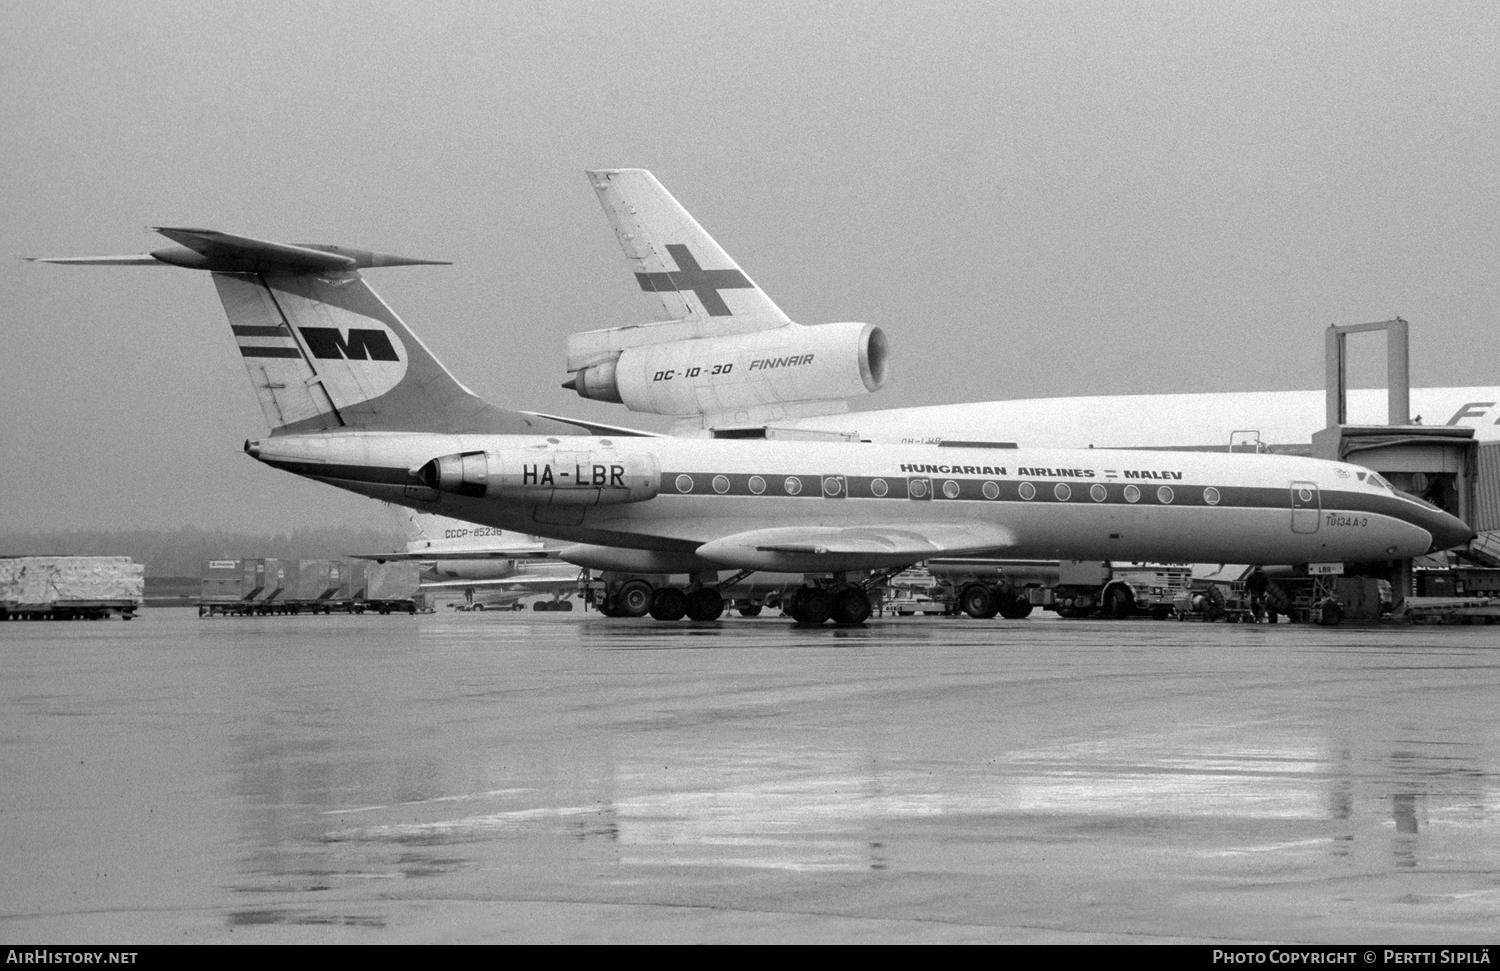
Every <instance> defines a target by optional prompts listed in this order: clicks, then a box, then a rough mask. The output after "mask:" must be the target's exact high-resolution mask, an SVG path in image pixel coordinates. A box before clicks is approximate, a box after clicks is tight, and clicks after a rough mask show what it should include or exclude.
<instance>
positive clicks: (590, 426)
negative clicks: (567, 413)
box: [523, 411, 670, 438]
mask: <svg viewBox="0 0 1500 971" xmlns="http://www.w3.org/2000/svg"><path fill="white" fill-rule="evenodd" d="M523 414H527V415H531V416H533V417H535V418H545V419H546V420H547V421H560V422H563V423H564V424H568V425H577V426H578V427H579V428H582V429H583V430H584V431H586V432H588V433H589V434H591V435H618V436H620V437H621V438H625V437H630V438H668V437H670V436H667V435H664V434H662V433H661V432H647V431H642V430H640V429H639V428H625V427H623V426H621V425H602V424H600V423H599V422H597V421H583V420H582V419H580V418H564V417H563V416H562V415H548V414H546V413H544V412H540V411H527V412H523Z"/></svg>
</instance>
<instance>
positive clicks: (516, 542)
mask: <svg viewBox="0 0 1500 971" xmlns="http://www.w3.org/2000/svg"><path fill="white" fill-rule="evenodd" d="M391 511H392V512H393V513H394V514H395V516H396V518H398V519H399V520H400V521H401V529H402V531H403V532H404V533H405V534H406V551H407V552H408V553H411V554H421V555H423V556H429V557H431V556H437V555H440V554H447V555H459V556H461V555H462V554H464V553H486V554H492V555H495V556H506V555H510V556H519V557H533V556H539V555H540V554H541V553H542V551H543V550H544V548H545V547H546V545H547V544H546V543H545V542H544V541H543V540H542V538H541V537H540V536H532V535H529V534H527V533H517V532H512V531H511V530H508V529H495V528H494V527H490V526H476V525H475V524H473V523H468V522H464V521H462V520H458V519H449V518H448V517H446V516H438V515H434V514H432V513H425V512H417V511H416V510H413V509H405V508H402V507H398V506H392V507H391Z"/></svg>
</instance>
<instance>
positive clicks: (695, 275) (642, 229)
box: [588, 169, 789, 332]
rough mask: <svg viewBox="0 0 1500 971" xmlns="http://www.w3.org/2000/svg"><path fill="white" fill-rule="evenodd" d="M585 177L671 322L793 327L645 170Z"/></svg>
mask: <svg viewBox="0 0 1500 971" xmlns="http://www.w3.org/2000/svg"><path fill="white" fill-rule="evenodd" d="M588 177H589V183H590V184H591V185H592V186H593V187H594V191H595V193H597V194H598V196H599V202H600V204H601V205H603V206H604V214H605V216H606V217H608V219H609V224H610V226H611V228H613V229H614V231H615V236H616V238H617V239H619V241H620V247H621V249H623V250H624V251H625V258H626V259H628V260H629V261H630V265H631V269H633V270H634V271H635V278H636V281H637V282H638V283H639V284H640V287H641V289H642V290H644V291H646V292H647V293H654V294H656V295H657V297H658V298H659V299H660V300H661V303H662V307H663V308H664V309H665V310H666V313H667V316H668V317H669V318H671V319H673V320H681V319H684V318H744V319H749V320H754V321H756V322H757V323H758V324H759V327H758V328H757V329H763V328H765V327H777V326H780V325H782V324H785V323H787V322H788V320H789V318H788V317H787V315H786V314H784V313H782V312H781V308H780V307H778V306H776V304H775V302H773V301H772V300H771V298H770V297H768V296H766V293H765V291H764V290H762V289H761V288H760V287H758V286H756V285H755V281H753V280H751V279H750V277H749V276H748V275H746V273H745V271H744V270H741V269H740V267H739V264H738V263H736V262H735V261H734V260H733V259H731V258H730V256H729V254H728V253H726V252H724V250H723V248H722V247H720V246H719V244H718V243H717V242H715V241H714V238H713V237H712V236H710V235H708V233H707V232H706V231H705V230H704V229H703V227H702V226H700V225H698V221H697V220H696V219H694V218H693V217H692V215H691V214H690V213H689V212H688V211H687V210H686V209H684V208H683V207H682V204H681V203H680V202H678V201H677V200H676V199H674V198H673V197H672V194H671V193H670V192H668V191H667V190H666V188H665V187H664V186H663V185H662V184H661V183H660V182H658V181H656V176H654V175H652V174H651V173H650V172H648V171H647V170H645V169H596V170H594V171H591V172H589V173H588ZM714 322H715V323H716V324H721V325H726V326H723V327H721V330H723V331H726V332H738V330H739V328H733V327H729V326H727V325H729V324H731V323H732V321H730V320H728V319H725V320H715V321H714Z"/></svg>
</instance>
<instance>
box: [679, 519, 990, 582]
mask: <svg viewBox="0 0 1500 971" xmlns="http://www.w3.org/2000/svg"><path fill="white" fill-rule="evenodd" d="M1014 543H1015V536H1014V535H1012V534H1011V532H1010V531H1009V530H1007V529H1005V528H1004V527H1001V526H995V525H989V524H979V523H918V524H914V525H913V524H902V525H889V526H785V527H776V528H772V529H753V530H750V531H748V532H744V533H735V534H733V535H731V536H725V537H723V538H721V539H717V540H714V541H713V542H711V543H705V544H703V545H702V546H700V547H698V549H697V554H698V555H699V556H701V557H702V558H703V559H705V560H710V561H712V562H714V563H721V564H723V565H725V566H729V567H734V568H736V569H741V570H750V569H753V570H775V571H787V572H791V573H804V572H805V573H814V572H820V571H825V570H834V571H838V570H873V569H880V568H883V567H893V566H905V565H907V564H911V563H916V562H918V561H920V560H925V559H929V558H931V557H934V556H953V555H955V554H976V553H987V552H998V551H1000V550H1004V549H1006V548H1007V547H1009V546H1012V545H1014Z"/></svg>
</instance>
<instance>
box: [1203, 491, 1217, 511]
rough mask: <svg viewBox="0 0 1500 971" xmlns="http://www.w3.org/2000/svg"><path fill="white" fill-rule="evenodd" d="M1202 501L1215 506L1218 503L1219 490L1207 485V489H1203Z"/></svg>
mask: <svg viewBox="0 0 1500 971" xmlns="http://www.w3.org/2000/svg"><path fill="white" fill-rule="evenodd" d="M1203 501H1204V502H1206V503H1208V504H1209V505H1210V506H1217V505H1218V504H1219V490H1218V489H1215V488H1214V487H1213V486H1209V487H1208V488H1207V489H1204V490H1203Z"/></svg>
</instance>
